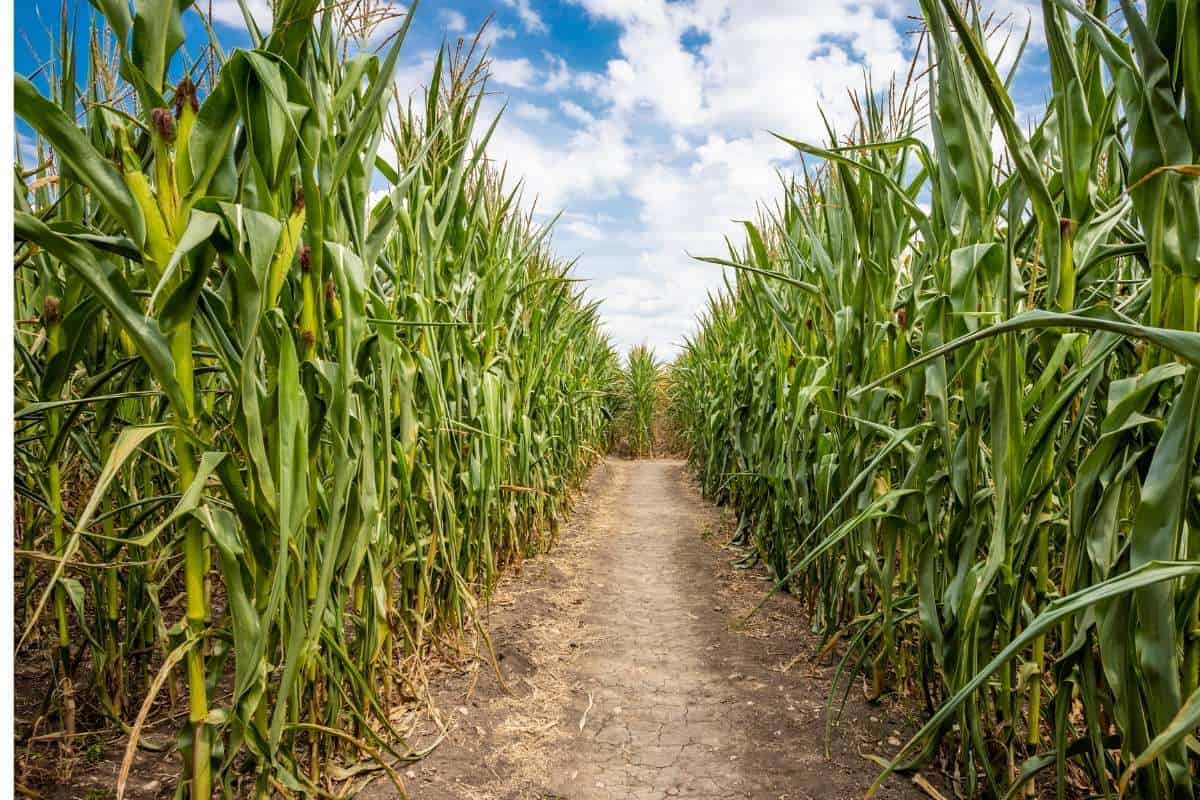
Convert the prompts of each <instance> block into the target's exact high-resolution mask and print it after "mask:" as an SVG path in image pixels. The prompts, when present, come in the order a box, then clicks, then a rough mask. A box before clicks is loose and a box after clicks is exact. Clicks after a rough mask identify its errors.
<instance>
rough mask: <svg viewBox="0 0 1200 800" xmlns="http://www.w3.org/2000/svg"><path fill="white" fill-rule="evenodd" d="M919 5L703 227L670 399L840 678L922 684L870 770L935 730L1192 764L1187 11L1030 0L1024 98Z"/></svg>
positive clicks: (1127, 772)
mask: <svg viewBox="0 0 1200 800" xmlns="http://www.w3.org/2000/svg"><path fill="white" fill-rule="evenodd" d="M921 8H922V11H923V17H924V22H925V29H924V31H923V34H922V37H921V45H920V47H919V50H920V54H919V55H918V59H924V58H926V57H927V58H928V65H927V69H922V67H923V66H924V65H922V64H921V63H920V61H917V62H915V63H914V71H913V73H912V74H914V75H922V76H923V75H925V74H926V72H927V82H926V78H925V77H918V78H916V79H915V80H909V81H907V82H904V83H901V84H900V85H898V86H892V87H891V89H890V91H887V92H877V91H875V90H874V88H870V87H869V88H868V90H867V92H865V93H864V94H863V95H862V96H861V97H860V98H859V99H858V104H857V108H858V120H857V124H856V126H855V128H854V130H853V131H852V132H851V135H850V136H848V137H846V138H839V137H837V136H835V135H834V131H832V130H831V131H830V141H831V142H832V143H831V144H830V145H829V146H827V147H818V146H815V145H811V144H806V143H803V142H796V141H792V142H791V144H792V145H794V146H795V147H796V148H797V149H798V150H799V151H800V152H801V153H803V154H804V155H805V156H806V157H810V158H815V159H819V160H822V161H823V163H824V166H823V167H822V168H821V169H820V171H819V172H818V173H807V172H806V173H805V175H804V176H803V178H802V179H801V180H798V181H796V182H794V183H793V184H792V185H790V186H789V187H788V189H787V191H786V192H785V193H784V196H783V197H782V199H781V200H780V201H779V203H778V205H777V206H776V207H775V208H774V210H773V211H772V212H771V213H767V214H764V215H763V216H762V218H761V220H760V221H759V222H758V223H757V224H752V223H747V224H746V226H745V227H746V240H745V245H744V247H742V248H738V249H734V250H731V252H730V253H729V255H728V256H727V257H726V258H717V259H711V260H712V261H715V262H716V263H719V264H723V265H727V266H730V267H734V268H735V270H736V273H735V274H736V277H733V278H731V279H729V281H728V282H727V289H726V291H725V292H723V293H722V294H721V295H720V296H719V297H716V298H715V299H714V300H713V301H712V302H711V303H710V305H709V307H708V308H707V310H706V311H705V313H704V314H703V316H702V318H701V321H700V327H699V332H698V333H696V334H695V335H694V336H693V337H692V338H691V339H690V341H689V342H688V343H687V345H686V347H685V348H684V351H683V353H682V355H681V356H680V358H679V360H678V361H677V362H676V364H675V366H674V369H673V371H672V385H673V390H672V394H671V403H672V413H673V415H674V416H675V418H676V419H677V420H678V422H679V424H680V426H681V428H682V430H683V432H684V436H685V438H686V441H687V445H688V447H689V450H690V461H691V465H692V467H693V468H694V469H695V471H696V472H697V473H698V475H699V476H700V478H701V480H702V483H703V486H704V489H705V491H706V492H707V494H708V495H709V496H710V497H713V498H716V499H718V500H722V501H727V502H729V503H731V504H732V505H734V506H735V507H736V508H737V509H738V511H739V515H740V518H741V522H742V529H743V532H744V533H745V536H746V537H747V541H748V542H750V543H753V545H754V546H755V547H756V548H757V550H758V552H759V553H760V554H761V556H762V558H764V559H765V560H766V561H767V563H768V564H769V565H770V567H771V569H772V570H773V571H774V573H775V575H776V576H777V577H778V580H779V587H780V588H782V587H787V588H790V589H791V590H793V591H794V592H796V593H797V594H798V595H800V596H801V597H802V598H804V600H805V601H806V602H807V604H808V605H809V606H810V607H811V608H812V609H813V611H814V615H815V616H814V624H816V625H817V626H818V628H819V629H820V630H821V631H823V633H824V635H825V636H826V637H827V638H828V639H830V640H831V641H833V640H837V641H841V642H844V643H845V644H846V645H847V646H848V647H847V649H846V655H845V658H844V659H843V660H842V663H841V664H840V666H839V669H838V676H839V679H840V681H842V682H845V683H847V684H848V683H849V682H850V681H851V679H852V676H854V675H856V674H859V673H860V672H862V673H865V674H866V676H867V678H868V681H867V684H868V687H869V695H870V696H871V697H872V698H878V697H880V696H881V695H883V694H885V693H887V692H889V691H892V690H895V689H905V690H909V691H912V692H913V693H914V694H917V695H918V696H920V697H922V698H923V699H924V701H925V703H926V707H927V709H928V712H929V715H930V716H929V721H928V722H927V724H925V725H924V727H923V728H922V729H921V730H920V731H919V732H918V733H917V735H916V736H914V737H913V739H912V740H911V741H909V742H908V743H907V744H905V745H904V747H903V748H902V749H901V751H900V752H899V753H897V754H896V755H895V757H894V758H893V760H892V761H891V762H890V764H889V766H888V771H891V770H893V769H913V768H916V767H919V766H921V765H922V764H925V763H927V762H928V761H929V760H930V759H931V758H932V757H933V756H934V754H935V753H936V752H937V751H938V750H939V746H940V747H941V748H942V751H943V752H950V753H952V754H953V755H954V756H956V757H957V762H958V767H957V773H958V775H959V776H960V779H959V780H960V785H958V786H957V787H956V788H957V791H959V792H960V793H961V795H962V796H968V797H974V796H979V795H993V796H1012V795H1013V794H1019V793H1021V792H1025V793H1027V794H1036V795H1037V796H1040V797H1050V796H1056V797H1060V798H1061V797H1064V796H1067V795H1070V794H1072V793H1073V792H1075V791H1080V790H1081V791H1083V792H1084V793H1090V794H1091V795H1092V796H1095V795H1100V796H1105V797H1116V796H1117V795H1118V794H1120V793H1122V792H1124V793H1125V794H1126V795H1127V796H1135V797H1139V798H1147V800H1148V799H1149V798H1168V797H1171V798H1179V799H1180V800H1182V798H1191V797H1193V796H1194V791H1195V782H1194V777H1193V776H1194V773H1195V771H1196V769H1197V756H1196V753H1197V748H1196V740H1195V732H1196V729H1197V725H1198V723H1200V688H1198V687H1200V602H1198V601H1200V464H1198V457H1200V456H1198V453H1197V449H1198V446H1200V333H1198V332H1197V304H1198V303H1200V297H1198V295H1197V279H1198V278H1200V177H1198V176H1200V166H1197V162H1198V161H1200V102H1197V101H1198V99H1200V15H1198V14H1196V13H1195V8H1194V7H1191V8H1188V7H1185V6H1183V5H1181V4H1177V3H1169V2H1154V0H1151V2H1149V3H1147V4H1145V11H1141V10H1139V7H1138V6H1135V5H1134V4H1133V3H1127V2H1123V3H1122V4H1121V8H1120V13H1116V14H1113V13H1110V9H1109V8H1108V5H1107V4H1106V3H1105V2H1089V3H1088V4H1087V8H1086V9H1085V8H1084V7H1082V6H1080V5H1078V4H1076V3H1075V2H1072V0H1046V2H1043V3H1042V12H1043V21H1044V24H1045V31H1046V44H1047V48H1048V50H1049V56H1050V67H1051V69H1050V77H1051V88H1052V98H1051V100H1050V104H1049V106H1048V108H1046V110H1045V113H1044V114H1043V115H1042V117H1041V118H1040V120H1037V121H1035V123H1034V124H1033V125H1032V127H1031V128H1030V129H1029V130H1028V132H1027V131H1026V130H1025V129H1024V128H1023V127H1022V125H1021V124H1020V123H1019V121H1018V119H1017V117H1016V115H1015V111H1014V104H1013V102H1012V100H1011V98H1010V96H1009V93H1008V90H1007V85H1008V82H1009V80H1010V78H1011V76H1008V77H1006V76H1003V75H1001V74H999V70H998V68H997V67H996V61H995V60H994V59H993V58H992V57H990V56H989V55H988V49H987V47H986V46H985V39H986V38H987V35H986V32H985V25H984V24H983V22H981V20H980V18H979V17H978V15H977V14H974V13H971V10H970V7H969V9H968V11H967V12H966V13H964V12H963V10H962V7H961V5H960V4H959V3H956V2H954V0H922V3H921ZM1009 47H1012V43H1011V42H1010V43H1009ZM926 113H927V121H928V128H927V129H924V125H923V122H924V120H925V118H926ZM995 133H998V134H999V136H998V137H996V136H994V135H993V134H995ZM918 134H921V135H918ZM926 134H927V135H926ZM788 141H790V140H788ZM847 690H848V689H847ZM834 701H835V698H834V697H833V696H831V697H830V703H831V707H830V722H831V724H832V721H833V719H834V718H835V717H836V713H837V712H836V707H835V706H834ZM881 780H882V777H881ZM877 785H878V784H877Z"/></svg>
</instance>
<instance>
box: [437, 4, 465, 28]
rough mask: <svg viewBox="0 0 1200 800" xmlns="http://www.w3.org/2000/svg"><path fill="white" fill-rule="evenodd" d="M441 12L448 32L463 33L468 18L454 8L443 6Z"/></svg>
mask: <svg viewBox="0 0 1200 800" xmlns="http://www.w3.org/2000/svg"><path fill="white" fill-rule="evenodd" d="M439 13H440V14H441V17H442V23H443V24H444V25H445V27H446V32H447V33H462V32H463V31H465V30H466V29H467V18H466V17H464V16H463V15H462V14H460V13H458V12H457V11H455V10H454V9H452V8H443V9H442V10H441V11H440V12H439Z"/></svg>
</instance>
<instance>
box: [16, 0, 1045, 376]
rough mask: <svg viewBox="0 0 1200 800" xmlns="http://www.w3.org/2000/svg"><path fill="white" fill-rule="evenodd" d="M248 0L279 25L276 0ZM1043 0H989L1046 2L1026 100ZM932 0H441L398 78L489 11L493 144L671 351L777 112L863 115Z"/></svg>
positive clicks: (424, 77)
mask: <svg viewBox="0 0 1200 800" xmlns="http://www.w3.org/2000/svg"><path fill="white" fill-rule="evenodd" d="M375 1H376V2H379V3H381V4H383V3H385V2H386V0H375ZM209 2H211V9H212V15H213V19H214V21H215V26H216V30H217V32H218V34H219V36H220V38H221V39H222V41H223V43H224V44H225V45H226V47H227V49H228V48H233V47H237V46H246V45H248V43H249V39H248V37H247V35H246V32H245V22H244V18H243V15H242V11H241V7H240V6H239V4H238V2H237V0H203V2H202V5H203V6H205V7H207V5H208V3H209ZM247 2H248V6H249V7H250V8H251V10H252V12H253V14H254V16H255V18H256V19H257V20H258V21H259V23H260V24H261V25H262V26H264V27H269V25H270V16H271V14H270V2H269V0H247ZM59 3H60V0H35V2H32V3H21V4H19V5H18V7H17V8H16V10H15V20H14V21H15V34H16V47H15V52H14V61H15V68H16V70H17V71H18V72H24V73H28V72H30V71H31V70H33V69H34V68H35V67H36V65H37V63H38V53H39V52H44V48H41V45H42V44H44V43H45V42H46V41H47V34H46V32H45V31H46V28H47V27H50V28H51V29H52V28H53V26H54V23H55V20H56V19H57V16H58V10H59V7H60V5H59ZM73 4H74V5H73ZM1039 5H1040V4H1039V3H1037V2H1028V1H1027V0H984V3H983V6H984V9H985V11H990V12H995V14H996V15H997V18H1003V19H1007V20H1009V25H1011V26H1013V27H1015V28H1017V29H1019V31H1020V32H1023V31H1024V29H1025V26H1026V25H1027V24H1028V23H1030V22H1032V29H1031V38H1030V48H1029V51H1028V53H1027V55H1026V57H1025V59H1024V61H1023V66H1022V68H1021V71H1020V72H1019V73H1018V79H1017V81H1016V82H1015V83H1014V86H1013V94H1014V100H1015V102H1016V105H1017V108H1018V110H1020V109H1021V108H1022V107H1030V108H1032V107H1035V106H1041V105H1042V104H1044V103H1045V101H1046V98H1047V90H1046V88H1045V87H1046V86H1047V85H1048V66H1047V59H1046V53H1045V47H1044V43H1043V42H1042V40H1041V32H1040V26H1039V24H1038V19H1039V14H1040V11H1039V8H1038V7H1039ZM76 7H77V8H79V9H80V13H87V9H88V5H87V3H86V2H85V0H68V8H76ZM388 8H389V9H390V10H392V11H399V10H402V9H403V8H404V7H403V6H400V5H395V4H393V5H391V6H389V7H388ZM917 13H918V11H917V4H916V2H915V0H861V1H860V2H801V1H800V0H672V1H671V2H668V1H667V0H464V1H461V2H456V1H454V0H424V2H421V3H420V5H419V7H418V8H417V10H416V16H415V18H414V20H413V24H412V28H411V30H410V32H409V34H408V38H407V39H406V41H405V45H404V50H403V51H402V55H401V59H400V62H401V63H400V65H399V66H398V68H397V75H396V79H397V83H398V84H399V86H400V87H401V89H402V91H404V92H412V91H417V90H419V89H420V87H421V86H423V85H425V84H426V82H427V81H428V79H429V76H430V75H431V72H432V64H433V59H434V57H435V54H436V52H437V48H438V47H439V46H440V45H441V44H442V43H443V42H449V43H451V44H453V43H454V42H455V41H456V40H457V39H458V38H460V37H466V38H468V39H469V38H470V37H472V36H473V35H474V33H475V31H477V30H478V29H479V27H480V26H481V25H482V24H483V23H484V22H485V20H488V19H490V20H491V21H490V24H489V26H488V29H487V31H486V36H485V40H486V42H487V44H488V46H489V51H488V52H489V57H490V59H491V79H490V83H489V92H490V93H489V95H488V97H487V101H486V103H485V104H484V114H485V115H488V116H490V115H494V114H498V113H500V112H501V111H502V110H503V116H502V118H501V121H500V123H499V125H498V127H497V129H496V132H495V134H494V137H493V139H492V141H491V143H490V146H489V155H490V156H491V157H492V158H493V159H496V160H498V161H504V162H507V164H508V173H509V175H511V176H522V178H523V181H524V190H525V199H526V201H527V203H533V202H535V201H536V210H537V212H538V218H539V219H542V220H545V221H549V219H550V218H552V217H553V216H554V215H555V214H557V213H559V212H561V216H560V217H559V219H558V222H557V224H556V226H555V228H554V236H553V243H554V248H555V250H556V252H557V253H558V254H559V255H561V256H562V257H563V258H571V259H578V260H577V263H576V266H575V272H576V274H577V276H578V277H581V278H584V279H586V280H587V282H588V283H587V286H588V289H587V291H588V293H589V295H590V296H592V297H594V298H598V299H600V300H601V301H602V303H601V315H602V320H603V324H604V326H605V328H606V330H607V331H608V333H609V335H610V336H611V337H612V340H613V342H614V344H615V345H616V346H617V347H618V348H619V349H620V350H622V351H624V350H626V349H628V348H629V347H630V346H632V345H635V344H642V343H644V344H648V345H650V346H652V347H654V348H655V351H656V353H657V354H658V355H659V356H660V357H661V358H663V359H669V358H671V357H673V356H674V355H675V353H676V352H677V351H678V348H679V346H680V345H681V344H682V343H683V341H684V340H685V337H686V336H688V335H689V334H690V333H691V332H692V331H693V330H694V329H695V320H696V315H697V313H699V312H700V311H701V310H702V309H703V307H704V305H705V303H706V299H707V296H708V294H709V292H712V291H715V290H717V289H719V288H720V287H721V285H722V275H721V270H720V268H719V267H715V266H712V265H710V264H706V263H703V262H699V261H696V260H694V259H693V258H691V257H690V256H691V255H718V256H723V255H725V253H726V245H725V238H726V237H731V238H733V239H734V240H735V241H737V242H740V236H739V233H738V229H739V226H738V222H737V221H738V220H742V219H750V218H753V217H754V216H755V213H756V207H757V205H758V204H760V203H767V204H770V203H773V201H774V199H775V197H776V196H778V194H779V192H780V189H779V186H780V177H779V176H780V173H781V172H782V173H783V174H784V175H786V174H788V173H789V172H791V171H793V170H796V169H798V166H799V161H798V160H797V158H796V156H795V153H794V151H792V150H791V149H790V147H789V146H787V145H785V144H783V143H781V142H780V141H778V140H777V139H775V138H774V137H773V136H772V135H771V132H777V133H780V134H783V135H786V136H788V137H791V138H794V139H804V140H808V141H814V142H818V141H822V140H824V139H825V138H826V136H825V127H824V122H823V121H822V119H821V115H820V113H819V110H818V109H821V110H823V111H824V113H825V115H826V116H827V118H828V119H829V121H830V123H831V124H832V125H833V127H834V129H835V130H837V131H842V132H845V131H847V130H848V129H849V127H850V119H851V114H852V108H851V104H850V100H849V92H853V91H858V90H860V89H861V88H862V87H863V85H864V81H865V79H866V76H867V75H868V74H869V75H870V76H871V80H872V82H873V84H874V85H875V86H877V87H878V86H881V85H884V84H885V83H886V82H887V80H888V79H889V78H890V77H891V76H892V75H893V73H897V72H899V73H904V72H905V71H906V70H907V68H908V64H909V61H910V59H911V57H912V52H913V47H914V46H915V42H916V36H915V31H916V29H917V25H918V23H917V22H916V21H915V20H914V19H913V17H914V16H916V15H917ZM191 16H195V15H194V14H192V15H191ZM395 24H397V22H395V21H393V22H390V23H388V25H395ZM198 25H199V23H198V20H193V21H191V22H189V28H190V29H191V30H195V31H197V32H198V31H199V27H198ZM386 29H387V25H384V26H383V29H381V34H383V33H386V32H387V30H386ZM689 254H690V255H689Z"/></svg>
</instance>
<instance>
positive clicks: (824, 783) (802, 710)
mask: <svg viewBox="0 0 1200 800" xmlns="http://www.w3.org/2000/svg"><path fill="white" fill-rule="evenodd" d="M731 530H732V519H731V518H730V516H729V515H728V513H727V512H722V511H721V510H718V509H716V508H714V507H712V506H711V505H709V504H708V503H706V502H705V501H703V500H702V499H701V498H700V496H699V493H698V492H697V491H696V489H695V488H694V486H693V485H692V484H691V482H690V481H689V479H688V478H687V476H686V473H685V470H684V464H683V462H680V461H665V460H642V461H625V460H616V459H609V460H607V461H604V462H603V463H602V464H600V465H599V467H598V468H597V470H596V472H595V473H594V474H593V476H592V478H591V480H590V481H589V483H588V485H587V487H586V490H585V492H584V495H583V497H582V498H581V501H580V502H579V504H578V505H577V507H576V510H575V513H574V514H573V515H572V517H571V520H570V522H569V523H568V525H567V526H566V528H565V530H564V532H563V533H562V535H561V537H560V540H559V542H558V544H557V546H556V547H555V548H554V550H553V551H552V552H550V553H549V554H547V555H543V556H539V557H537V558H534V559H530V560H528V561H526V562H525V563H524V564H523V565H522V566H521V569H520V570H519V572H517V573H515V574H513V575H511V576H509V577H508V578H507V579H506V580H505V581H504V582H503V583H502V585H501V586H500V587H499V589H498V590H497V593H496V595H495V596H494V598H493V600H492V603H491V604H490V606H489V610H488V612H487V619H486V626H487V628H488V629H489V630H490V632H491V637H492V641H493V644H494V647H495V650H496V652H497V657H498V658H499V665H500V669H501V672H502V674H503V677H504V683H505V686H506V688H507V690H508V691H507V692H506V691H504V690H503V689H502V688H501V686H500V685H499V683H498V682H497V680H496V677H495V674H494V671H493V670H492V668H491V666H490V664H488V662H487V661H486V660H472V661H471V662H469V663H468V664H467V665H466V666H465V667H464V666H462V665H460V666H458V667H450V666H446V667H444V668H443V670H442V673H441V674H438V675H435V676H432V677H431V692H432V696H433V701H434V703H435V704H436V707H437V708H438V709H440V713H441V716H442V718H443V721H444V723H445V724H446V725H447V726H448V728H449V732H448V734H447V736H446V738H445V740H444V741H443V742H442V743H441V745H440V746H439V747H438V748H437V749H436V750H435V751H434V753H433V754H432V755H431V756H429V757H428V758H426V759H424V760H423V761H421V762H418V763H417V764H414V765H412V766H411V767H410V768H408V769H407V770H406V772H405V782H406V784H407V787H408V791H409V792H410V794H411V795H412V796H413V797H414V798H419V799H420V800H424V799H425V798H434V799H435V800H441V799H442V798H447V799H448V798H455V799H456V800H457V798H464V799H468V800H469V799H472V798H514V799H515V798H521V799H522V800H523V799H524V798H540V799H541V800H550V799H551V798H567V799H569V800H585V799H587V800H591V799H592V798H595V799H596V800H608V799H609V798H663V797H683V798H787V799H788V800H800V799H802V798H853V797H861V796H862V794H863V791H864V790H865V789H866V787H867V786H868V785H869V784H870V782H871V780H872V779H873V778H874V777H875V775H876V774H877V773H878V767H877V766H876V765H875V764H874V763H872V762H871V761H869V760H867V759H866V758H864V757H863V756H864V754H876V755H883V756H887V755H889V754H891V753H892V752H894V751H895V749H896V747H895V745H898V744H899V739H900V738H903V737H904V736H905V735H906V734H907V733H909V732H910V731H911V730H912V720H910V719H908V718H907V715H906V713H905V709H904V708H903V707H902V706H901V705H899V704H894V703H893V704H884V705H867V704H866V703H865V702H864V701H863V700H862V693H861V692H860V691H858V690H857V684H856V686H855V689H854V690H853V691H852V692H851V693H850V700H849V702H848V703H847V707H846V710H845V713H844V714H843V715H842V717H841V720H840V722H839V723H838V725H837V726H836V727H835V728H834V729H833V732H832V736H831V737H830V753H829V756H828V757H827V756H826V753H825V701H826V695H827V692H828V689H829V681H830V679H831V677H832V675H833V672H834V669H835V663H836V657H829V656H826V658H825V659H824V660H821V661H818V658H817V655H818V650H819V644H820V643H819V642H818V641H817V640H816V639H815V638H814V637H813V636H812V635H811V634H810V633H809V632H808V631H807V619H806V618H805V617H804V615H803V614H802V611H801V608H800V606H799V604H798V603H797V602H796V601H795V600H794V599H793V598H790V597H786V596H778V597H775V598H773V599H772V600H771V601H770V602H769V603H768V604H767V605H766V606H765V607H764V609H763V610H762V611H761V612H759V614H758V615H756V616H755V617H753V618H752V621H751V623H750V624H749V625H747V626H745V627H742V628H736V627H735V622H736V620H737V619H738V618H740V617H741V616H742V615H743V614H744V613H745V612H746V611H747V610H749V609H750V608H752V607H753V606H754V604H756V603H757V602H758V601H759V600H760V599H761V598H762V596H763V593H764V592H765V591H766V590H767V588H769V586H770V584H769V582H767V578H766V575H765V572H763V571H762V570H761V569H755V570H737V569H734V568H732V567H731V566H730V562H731V559H732V554H731V553H730V552H729V551H726V550H722V549H721V544H722V543H723V542H725V541H726V540H727V539H728V537H729V535H730V532H731ZM427 733H428V734H429V736H430V737H431V738H432V737H433V736H434V735H435V734H436V731H435V730H434V729H433V728H432V727H431V728H430V729H429V730H428V731H427ZM372 795H373V796H375V797H387V796H390V795H389V793H388V790H387V788H386V787H385V786H384V784H382V783H381V782H377V783H376V784H374V786H373V788H372ZM879 796H880V797H885V798H886V797H891V798H918V797H924V795H923V794H922V793H921V792H919V791H918V790H917V789H916V788H915V787H914V786H913V785H912V784H911V783H909V781H908V780H907V779H905V778H901V777H893V778H891V779H890V780H889V782H888V784H887V785H886V786H885V787H884V789H883V791H882V792H881V793H880V795H879Z"/></svg>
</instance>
